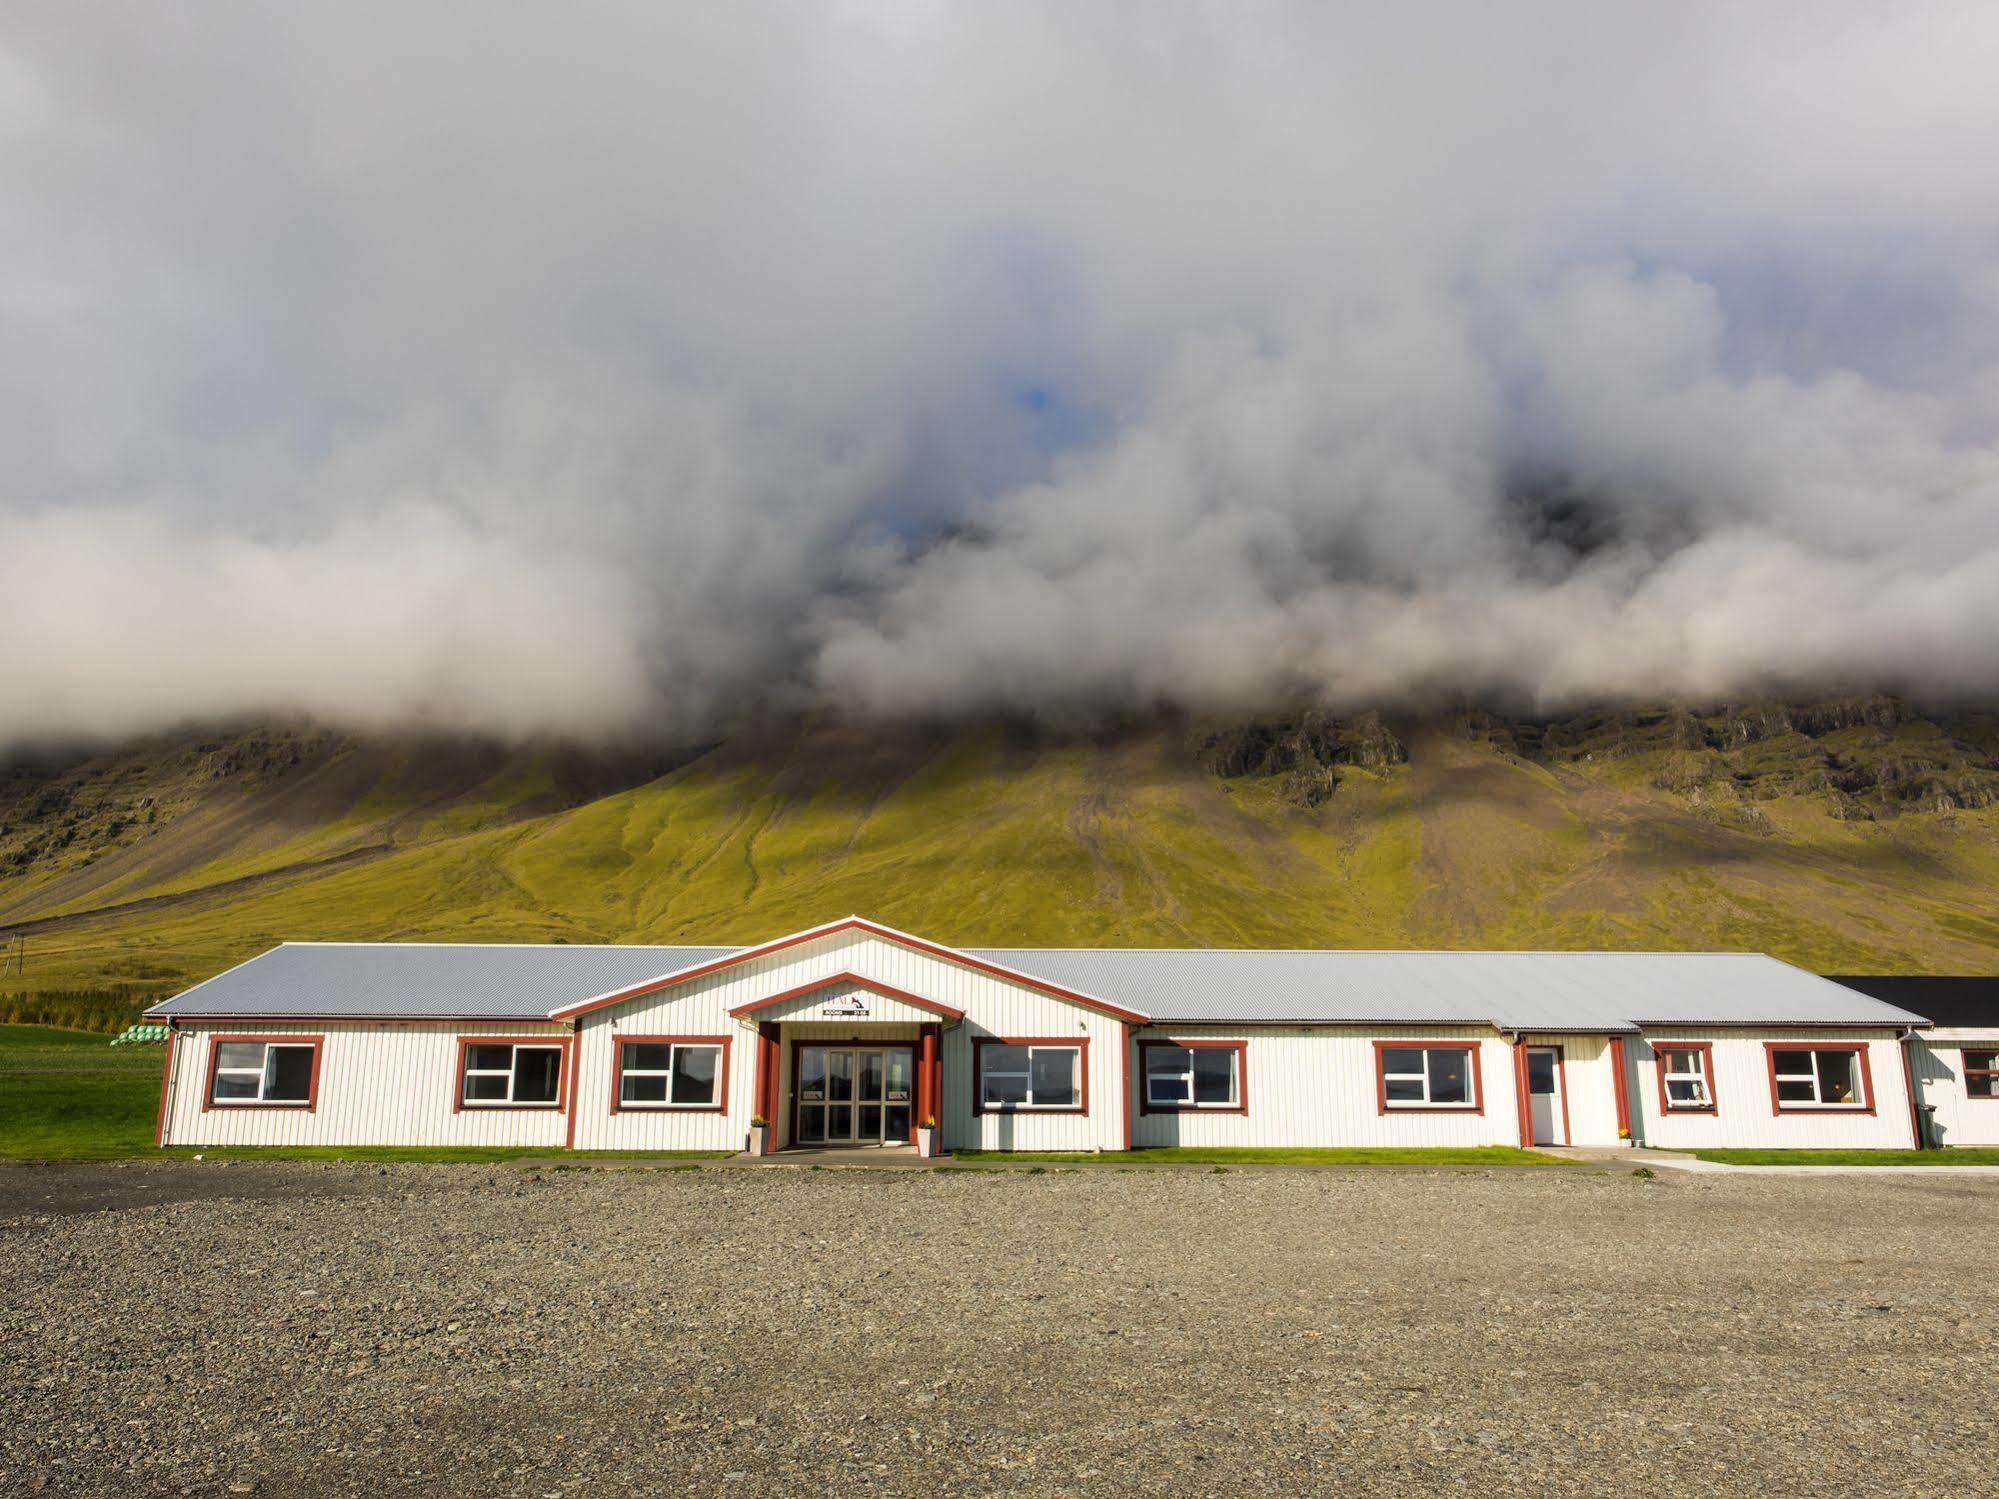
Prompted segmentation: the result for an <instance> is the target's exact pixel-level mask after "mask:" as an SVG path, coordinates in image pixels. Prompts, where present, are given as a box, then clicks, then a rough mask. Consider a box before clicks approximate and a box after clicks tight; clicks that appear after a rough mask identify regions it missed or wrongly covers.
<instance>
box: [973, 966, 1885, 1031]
mask: <svg viewBox="0 0 1999 1499" xmlns="http://www.w3.org/2000/svg"><path fill="white" fill-rule="evenodd" d="M977 956H979V957H982V958H985V959H987V960H988V961H990V962H994V963H1001V964H1004V965H1006V966H1007V967H1009V968H1018V969H1019V970H1021V972H1023V973H1030V974H1033V975H1034V976H1035V977H1037V978H1044V979H1047V980H1048V981H1049V982H1051V983H1056V984H1061V985H1063V986H1064V987H1065V988H1070V989H1080V990H1082V991H1083V992H1084V993H1086V994H1093V995H1095V996H1096V997H1097V998H1099V999H1107V1000H1109V1001H1110V1002H1111V1003H1112V1004H1118V1005H1124V1006H1126V1007H1127V1008H1130V1009H1135V1010H1142V1011H1144V1012H1145V1013H1146V1014H1149V1015H1151V1016H1152V1017H1153V1018H1154V1019H1155V1020H1158V1021H1160V1022H1162V1023H1166V1024H1174V1023H1177V1024H1182V1025H1189V1024H1195V1023H1200V1022H1210V1023H1219V1024H1229V1023H1234V1022H1257V1023H1262V1024H1269V1023H1273V1022H1281V1021H1287V1020H1292V1021H1311V1022H1317V1023H1321V1024H1335V1023H1345V1024H1354V1023H1362V1022H1367V1021H1382V1022H1388V1023H1411V1022H1430V1021H1436V1022H1444V1023H1448V1024H1459V1023H1483V1024H1492V1025H1497V1026H1499V1027H1500V1028H1501V1029H1503V1030H1534V1031H1590V1032H1594V1033H1598V1034H1602V1033H1604V1032H1608V1031H1619V1030H1632V1029H1635V1028H1637V1027H1640V1026H1669V1025H1685V1026H1693V1025H1760V1024H1772V1025H1909V1024H1912V1023H1918V1022H1919V1021H1920V1018H1921V1017H1919V1016H1917V1015H1913V1014H1911V1013H1910V1012H1909V1011H1907V1010H1900V1009H1897V1008H1895V1007H1894V1006H1893V1005H1887V1004H1883V1003H1881V1002H1880V1001H1878V1000H1875V999H1870V998H1869V997H1868V996H1866V995H1864V994H1860V993H1857V992H1855V991H1854V990H1852V989H1847V988H1844V987H1842V986H1841V985H1839V984H1835V983H1832V982H1830V981H1829V980H1827V979H1822V978H1820V977H1819V976H1818V975H1816V974H1813V973H1807V972H1806V971H1805V970H1804V969H1802V968H1794V967H1792V966H1791V965H1790V964H1789V963H1783V962H1779V961H1778V960H1777V959H1775V958H1770V957H1765V956H1763V955H1762V954H1760V953H1598V952H1563V953H1540V952H1348V951H1298V952H1283V951H1259V950H1254V949H1250V950H1231V949H1215V948H1192V949H1186V948H1171V949H1148V948H981V949H978V950H977Z"/></svg>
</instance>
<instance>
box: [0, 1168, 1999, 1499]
mask: <svg viewBox="0 0 1999 1499" xmlns="http://www.w3.org/2000/svg"><path fill="white" fill-rule="evenodd" d="M52 1204H54V1205H57V1206H60V1207H64V1208H82V1209H83V1210H82V1211H62V1212H58V1211H51V1210H50V1208H51V1205H52ZM1995 1270H1999V1190H1995V1189H1993V1188H1991V1187H1989V1186H1987V1185H1985V1184H1984V1183H1979V1182H1966V1181H1961V1180H1953V1181H1933V1180H1922V1179H1909V1178H1898V1179H1895V1180H1892V1181H1887V1180H1870V1179H1864V1178H1839V1179H1797V1178H1786V1179H1771V1178H1740V1177H1719V1178H1690V1177H1678V1178H1672V1179H1667V1178H1665V1177H1662V1178H1660V1179H1659V1180H1656V1181H1642V1180H1638V1179H1635V1178H1633V1177H1631V1176H1630V1175H1629V1174H1626V1173H1623V1172H1621V1171H1619V1172H1601V1173H1599V1172H1592V1171H1585V1170H1580V1169H1579V1170H1576V1171H1520V1172H1471V1171H1371V1172H1363V1171H1310V1170H1300V1171H1270V1170H1264V1171H1254V1172H1240V1171H1238V1172H1228V1173H1219V1174H1207V1173H1192V1172H1181V1171H1170V1172H1169V1171H1148V1170H1143V1169H1125V1170H1118V1169H1111V1168H1086V1169H1082V1170H1077V1171H1053V1170H1051V1171H1048V1172H1046V1173H1042V1174H1028V1173H1025V1172H1007V1173H988V1172H978V1173H974V1172H957V1173H930V1172H899V1173H890V1172H879V1173H877V1172H858V1173H857V1172H841V1171H825V1172H810V1171H800V1170H756V1169H740V1168H724V1167H711V1168H704V1169H698V1170H681V1171H663V1172H662V1171H643V1172H639V1171H619V1172H600V1171H568V1170H565V1171H553V1170H550V1171H543V1172H540V1173H538V1174H537V1173H532V1172H524V1171H520V1170H515V1169H489V1168H481V1167H421V1166H392V1167H387V1168H380V1167H372V1166H369V1167H363V1166H346V1165H342V1166H315V1165H276V1164H272V1165H262V1164H253V1165H244V1164H236V1165H231V1166H227V1167H222V1166H217V1165H215V1164H212V1163H210V1164H203V1165H185V1164H178V1165H169V1164H157V1165H145V1166H137V1165H135V1166H130V1167H125V1168H117V1167H73V1168H72V1167H40V1168H37V1167H4V1168H0V1290H4V1294H0V1346H4V1347H5V1348H6V1349H7V1350H8V1357H7V1359H6V1360H5V1361H4V1363H0V1485H15V1486H19V1487H21V1488H25V1489H28V1490H30V1491H32V1490H34V1489H36V1488H37V1487H39V1488H42V1489H45V1490H47V1491H48V1492H63V1493H111V1492H117V1493H120V1494H127V1495H130V1494H142V1493H155V1492H165V1493H180V1492H195V1493H212V1492H220V1491H226V1489H227V1486H228V1485H230V1484H232V1483H235V1484H254V1485H256V1489H255V1492H258V1493H263V1494H283V1495H290V1494H300V1495H320V1494H336V1493H351V1492H357V1491H362V1490H366V1491H370V1492H378V1493H379V1492H384V1491H392V1492H403V1491H417V1492H428V1493H437V1494H457V1493H465V1492H489V1493H500V1494H534V1495H543V1494H567V1493H581V1492H584V1491H586V1490H591V1489H594V1490H595V1491H596V1492H602V1493H619V1492H626V1491H632V1490H638V1491H648V1492H680V1491H714V1490H717V1489H720V1490H721V1491H722V1492H725V1493H773V1494H774V1493H790V1492H796V1491H801V1490H805V1489H828V1490H831V1491H834V1492H854V1491H856V1490H862V1489H867V1490H871V1491H877V1492H887V1493H907V1494H917V1493H939V1492H942V1493H962V1494H998V1493H1009V1494H1018V1493H1027V1494H1060V1493H1083V1492H1092V1493H1098V1492H1119V1493H1125V1492H1130V1493H1158V1494H1166V1493H1174V1494H1179V1493H1189V1492H1195V1493H1199V1492H1280V1491H1289V1492H1328V1493H1329V1492H1334V1491H1338V1492H1342V1493H1349V1494H1351V1493H1384V1494H1419V1493H1425V1494H1427V1493H1436V1492H1440V1491H1445V1492H1452V1493H1473V1494H1499V1493H1519V1492H1538V1493H1561V1494H1582V1493H1602V1492H1605V1491H1610V1490H1620V1489H1623V1490H1632V1491H1640V1490H1642V1491H1647V1492H1651V1493H1661V1494H1681V1493H1684V1494H1707V1495H1711V1494H1717V1493H1720V1494H1753V1493H1769V1492H1783V1493H1832V1492H1856V1491H1860V1492H1873V1493H1881V1492H1895V1493H1911V1494H1913V1493H1936V1492H1940V1491H1943V1490H1955V1491H1958V1492H1990V1491H1992V1490H1993V1478H1992V1476H1991V1475H1992V1472H1993V1470H1992V1467H1991V1463H1990V1453H1991V1451H1992V1450H1993V1447H1994V1443H1995V1441H1996V1440H1999V1418H1995V1408H1994V1406H1993V1403H1992V1399H1991V1369H1992V1367H1993V1362H1994V1357H1995V1354H1999V1323H1995V1322H1994V1320H1993V1318H1992V1316H1991V1314H1990V1297H1991V1288H1992V1285H1993V1283H1994V1281H1993V1277H1994V1273H1995Z"/></svg>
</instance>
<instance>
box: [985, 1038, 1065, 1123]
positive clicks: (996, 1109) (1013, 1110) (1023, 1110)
mask: <svg viewBox="0 0 1999 1499" xmlns="http://www.w3.org/2000/svg"><path fill="white" fill-rule="evenodd" d="M988 1046H1068V1047H1073V1048H1075V1050H1076V1066H1077V1068H1078V1069H1079V1070H1080V1071H1081V1072H1082V1074H1083V1075H1082V1077H1081V1078H1080V1079H1079V1080H1078V1081H1079V1084H1080V1086H1079V1087H1078V1088H1077V1090H1076V1097H1077V1102H1075V1103H1073V1104H1065V1105H1062V1106H1060V1107H1057V1108H1041V1107H1038V1106H1037V1105H1034V1104H1017V1103H1002V1104H994V1105H992V1106H991V1107H990V1108H989V1107H987V1105H986V1048H987V1047H988ZM1089 1112H1090V1038H1089V1037H1088V1036H974V1037H973V1038H972V1115H973V1117H974V1118H977V1117H978V1116H979V1115H981V1114H1016V1115H1019V1114H1025V1115H1028V1116H1029V1117H1032V1116H1034V1115H1038V1114H1087V1113H1089Z"/></svg>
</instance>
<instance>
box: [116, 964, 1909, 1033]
mask: <svg viewBox="0 0 1999 1499" xmlns="http://www.w3.org/2000/svg"><path fill="white" fill-rule="evenodd" d="M740 951H742V949H741V948H737V947H641V946H579V945H566V944H555V945H534V944H512V945H509V944H497V945H474V944H461V943H393V942H391V943H339V942H335V943H312V942H304V943H286V944H285V945H284V946H282V947H276V948H273V949H271V951H269V952H267V953H264V954H263V955H261V956H260V957H256V958H252V959H251V960H250V961H249V962H247V963H244V964H241V965H239V966H238V967H235V968H232V969H230V970H228V971H227V972H226V973H222V974H218V975H217V976H216V977H214V978H212V979H210V980H208V981H207V982H206V983H203V984H197V985H196V986H195V987H194V988H192V989H189V990H187V991H186V992H185V993H183V994H179V995H176V996H175V997H174V998H173V999H170V1000H168V1001H166V1003H164V1004H161V1005H156V1006H154V1008H153V1009H151V1010H149V1011H147V1012H146V1013H147V1014H148V1015H149V1016H160V1017H165V1016H180V1017H192V1016H230V1015H239V1016H248V1015H257V1016H267V1015H269V1016H285V1015H298V1016H312V1017H315V1018H319V1017H332V1016H350V1015H351V1016H354V1017H355V1018H357V1019H358V1018H374V1019H406V1018H414V1017H422V1016H440V1017H446V1016H448V1017H453V1018H459V1017H462V1018H466V1019H477V1020H540V1019H545V1018H547V1016H548V1015H549V1013H550V1012H551V1011H553V1010H557V1009H560V1008H562V1007H564V1006H567V1005H572V1004H575V1003H577V1002H579V1001H581V1000H586V999H590V998H593V997H595V996H597V995H600V994H606V993H610V992H611V991H613V990H617V989H622V988H626V987H628V986H630V985H633V984H640V983H644V982H646V981H647V980H649V979H654V978H659V977H662V976H664V975H667V974H670V973H674V972H677V971H679V970H681V969H684V968H691V967H694V966H696V965H699V964H704V963H710V962H713V961H714V960H715V959H717V958H723V957H727V956H728V955H729V954H730V953H733V952H740ZM964 951H965V953H966V955H967V956H969V957H974V958H979V959H982V960H984V961H986V962H989V963H997V964H999V965H1001V966H1003V967H1006V968H1012V969H1017V970H1019V971H1020V972H1021V973H1024V974H1027V975H1029V976H1031V977H1034V978H1039V979H1042V980H1044V981H1046V982H1048V983H1051V984H1055V985H1059V986H1060V987H1062V988H1065V989H1073V990H1077V991H1079V992H1081V993H1083V994H1087V995H1090V996H1093V997H1095V998H1097V999H1102V1000H1105V1001H1108V1002H1109V1003H1111V1004H1113V1005H1117V1006H1121V1007H1122V1008H1125V1009H1128V1010H1135V1011H1138V1012H1139V1013H1141V1014H1144V1015H1148V1016H1151V1017H1152V1018H1153V1019H1154V1020H1155V1021H1157V1022H1159V1023H1161V1024H1169V1025H1170V1024H1179V1025H1192V1024H1202V1023H1205V1024H1221V1025H1229V1024H1250V1023H1255V1024H1283V1023H1286V1022H1294V1023H1301V1024H1320V1025H1329V1024H1330V1025H1338V1024H1349V1025H1351V1024H1367V1023H1380V1024H1385V1025H1409V1024H1448V1025H1494V1026H1498V1027H1499V1028H1500V1029H1502V1030H1531V1031H1588V1032H1594V1033H1598V1034H1601V1033H1604V1032H1609V1031H1628V1030H1632V1029H1635V1028H1638V1027H1640V1026H1649V1027H1662V1026H1698V1025H1868V1026H1897V1025H1908V1024H1912V1023H1921V1017H1920V1016H1918V1015H1915V1014H1912V1013H1911V1012H1910V1011H1907V1010H1903V1009H1898V1008H1896V1007H1895V1006H1894V1005H1890V1004H1884V1003H1883V1002H1881V1001H1880V1000H1876V999H1872V998H1870V997H1869V996H1867V995H1865V994H1862V993H1859V992H1858V991H1856V990H1854V989H1849V988H1846V987H1844V986H1843V985H1840V984H1835V983H1833V982H1831V981H1830V980H1827V979H1822V978H1819V977H1818V976H1817V975H1815V974H1811V973H1807V972H1805V971H1804V970H1803V969H1801V968H1794V967H1792V966H1791V965H1790V964H1788V963H1781V962H1779V961H1777V960H1776V959H1775V958H1768V957H1763V956H1761V955H1759V954H1754V953H1526V952H1346V951H1295V952H1286V951H1273V950H1258V949H1221V948H1136V947H1133V948H990V947H988V948H967V949H965V950H964Z"/></svg>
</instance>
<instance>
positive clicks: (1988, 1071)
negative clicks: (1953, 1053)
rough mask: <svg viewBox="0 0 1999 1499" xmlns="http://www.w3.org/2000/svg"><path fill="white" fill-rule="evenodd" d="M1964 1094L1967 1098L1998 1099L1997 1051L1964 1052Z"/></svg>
mask: <svg viewBox="0 0 1999 1499" xmlns="http://www.w3.org/2000/svg"><path fill="white" fill-rule="evenodd" d="M1964 1092H1965V1096H1966V1097H1968V1098H1999V1051H1967V1052H1965V1054H1964Z"/></svg>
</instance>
